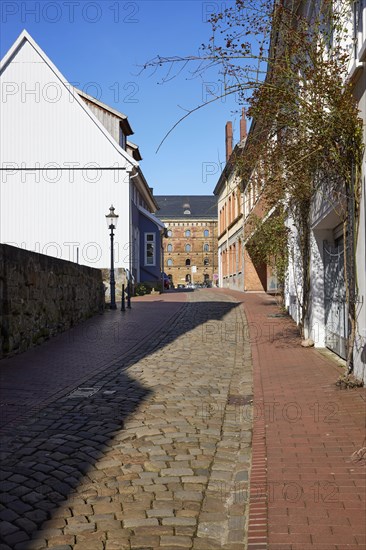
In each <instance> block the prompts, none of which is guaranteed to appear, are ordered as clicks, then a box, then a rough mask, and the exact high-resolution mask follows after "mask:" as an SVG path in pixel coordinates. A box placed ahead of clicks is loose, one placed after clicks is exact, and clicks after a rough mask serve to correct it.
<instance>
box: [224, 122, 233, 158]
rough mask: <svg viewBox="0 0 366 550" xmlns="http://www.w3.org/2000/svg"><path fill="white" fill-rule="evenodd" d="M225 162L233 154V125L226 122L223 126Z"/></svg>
mask: <svg viewBox="0 0 366 550" xmlns="http://www.w3.org/2000/svg"><path fill="white" fill-rule="evenodd" d="M225 146H226V162H227V161H228V160H229V158H230V155H231V153H232V152H233V123H232V122H227V123H226V126H225Z"/></svg>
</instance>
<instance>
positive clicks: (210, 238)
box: [155, 195, 218, 286]
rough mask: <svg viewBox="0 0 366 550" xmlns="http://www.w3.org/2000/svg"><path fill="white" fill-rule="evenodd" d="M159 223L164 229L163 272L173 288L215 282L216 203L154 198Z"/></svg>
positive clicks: (199, 198)
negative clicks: (188, 284)
mask: <svg viewBox="0 0 366 550" xmlns="http://www.w3.org/2000/svg"><path fill="white" fill-rule="evenodd" d="M155 200H156V201H157V203H158V205H159V213H158V215H159V219H161V220H162V221H163V222H164V223H165V225H166V227H167V237H166V239H164V242H163V249H164V258H163V265H164V271H165V273H167V274H168V276H169V278H170V279H171V280H172V282H173V284H174V286H177V285H178V284H186V283H188V282H194V283H204V282H208V283H210V282H212V281H213V282H214V283H215V282H216V280H217V278H218V275H217V274H218V266H217V199H216V197H215V196H210V195H208V196H206V195H193V196H189V197H187V196H184V195H160V196H155Z"/></svg>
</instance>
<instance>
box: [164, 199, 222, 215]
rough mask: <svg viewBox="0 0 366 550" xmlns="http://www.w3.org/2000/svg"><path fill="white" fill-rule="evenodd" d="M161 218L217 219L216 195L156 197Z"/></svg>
mask: <svg viewBox="0 0 366 550" xmlns="http://www.w3.org/2000/svg"><path fill="white" fill-rule="evenodd" d="M154 198H155V200H156V202H157V203H158V205H159V213H158V216H159V218H161V219H163V218H187V219H190V218H211V219H216V218H217V197H215V196H214V195H189V196H188V195H154Z"/></svg>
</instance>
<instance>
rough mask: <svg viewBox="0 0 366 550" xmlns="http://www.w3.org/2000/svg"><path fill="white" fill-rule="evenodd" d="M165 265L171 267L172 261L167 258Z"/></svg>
mask: <svg viewBox="0 0 366 550" xmlns="http://www.w3.org/2000/svg"><path fill="white" fill-rule="evenodd" d="M167 265H168V266H169V267H172V265H173V260H171V259H170V258H169V260H168V261H167Z"/></svg>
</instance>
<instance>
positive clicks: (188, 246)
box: [185, 244, 192, 252]
mask: <svg viewBox="0 0 366 550" xmlns="http://www.w3.org/2000/svg"><path fill="white" fill-rule="evenodd" d="M191 249H192V247H191V245H190V244H186V246H185V251H186V252H190V251H191Z"/></svg>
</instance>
